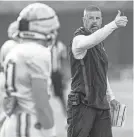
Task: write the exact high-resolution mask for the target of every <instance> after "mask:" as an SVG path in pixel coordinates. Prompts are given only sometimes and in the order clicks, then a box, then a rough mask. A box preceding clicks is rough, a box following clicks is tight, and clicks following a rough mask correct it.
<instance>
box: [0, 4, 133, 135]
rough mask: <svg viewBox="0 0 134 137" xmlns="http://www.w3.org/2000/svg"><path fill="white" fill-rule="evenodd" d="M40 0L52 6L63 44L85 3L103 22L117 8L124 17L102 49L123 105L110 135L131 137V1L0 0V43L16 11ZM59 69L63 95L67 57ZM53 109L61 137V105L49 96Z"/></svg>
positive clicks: (67, 71)
mask: <svg viewBox="0 0 134 137" xmlns="http://www.w3.org/2000/svg"><path fill="white" fill-rule="evenodd" d="M34 2H42V3H46V4H48V5H50V6H51V7H52V8H54V9H55V10H56V12H57V14H58V16H59V20H60V23H61V28H60V30H59V36H58V39H59V40H61V41H62V42H63V43H64V44H65V45H66V47H68V46H69V44H70V41H71V40H72V38H73V33H74V31H75V30H76V29H77V28H78V27H80V26H82V16H83V10H84V8H85V7H87V6H88V5H90V4H92V5H97V6H99V7H100V9H101V10H102V12H103V24H104V25H105V24H107V23H109V22H111V21H112V20H113V19H114V18H115V16H116V15H117V10H121V12H123V13H124V15H125V16H127V17H128V24H127V26H126V27H125V28H122V29H119V30H116V32H114V33H113V34H112V35H111V36H109V37H108V38H107V39H106V40H105V41H104V42H105V49H106V51H107V54H108V59H109V71H108V75H109V79H110V83H111V87H112V89H113V91H114V93H115V96H116V98H117V99H118V100H119V101H120V102H121V103H124V104H126V105H127V116H126V123H125V126H124V127H122V128H113V133H114V137H132V135H133V134H132V126H133V123H132V121H133V111H132V110H133V107H132V104H133V101H132V95H133V94H132V92H133V87H132V79H133V1H85V2H84V1H0V46H1V45H2V44H3V43H4V42H5V41H6V40H7V39H8V37H7V29H8V26H9V24H10V23H11V22H13V21H14V20H15V19H16V18H17V16H18V14H19V12H20V11H21V10H22V9H23V8H24V7H25V6H27V5H28V4H30V3H34ZM62 63H63V65H62V66H63V68H62V70H63V72H66V73H64V76H65V79H66V85H67V86H66V90H65V91H64V92H65V97H67V94H68V93H69V91H70V68H69V60H68V58H66V59H64V61H63V62H62ZM51 103H52V106H53V107H54V108H57V109H56V110H55V119H56V123H57V131H58V136H59V137H65V136H66V131H65V130H64V129H63V126H62V121H63V119H64V115H62V113H61V112H62V110H61V105H60V103H59V102H58V100H57V99H56V98H53V99H51Z"/></svg>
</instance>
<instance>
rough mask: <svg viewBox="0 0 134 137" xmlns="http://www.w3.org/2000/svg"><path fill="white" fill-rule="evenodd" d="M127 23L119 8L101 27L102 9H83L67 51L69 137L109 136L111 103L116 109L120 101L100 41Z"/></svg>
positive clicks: (110, 135)
mask: <svg viewBox="0 0 134 137" xmlns="http://www.w3.org/2000/svg"><path fill="white" fill-rule="evenodd" d="M127 22H128V20H127V17H126V16H121V12H120V11H118V14H117V16H116V17H115V19H114V20H113V21H112V22H110V23H109V24H107V25H105V26H104V27H103V28H101V25H102V12H101V10H100V9H99V8H98V7H96V6H90V7H88V8H86V9H85V10H84V17H83V27H80V28H79V29H77V30H76V32H75V33H74V38H73V40H72V43H71V46H70V53H69V56H70V65H71V77H72V82H71V93H70V94H69V95H68V109H67V115H68V119H67V122H68V125H69V127H68V137H102V136H103V137H112V130H111V118H110V106H111V107H113V108H115V109H116V108H117V106H118V104H119V102H118V101H116V100H115V97H114V95H113V92H112V89H111V88H110V85H109V81H108V77H107V70H108V59H107V55H106V53H105V49H104V44H103V40H105V39H106V38H107V37H108V36H109V35H110V34H111V33H112V32H114V30H116V29H118V28H121V27H125V26H126V24H127Z"/></svg>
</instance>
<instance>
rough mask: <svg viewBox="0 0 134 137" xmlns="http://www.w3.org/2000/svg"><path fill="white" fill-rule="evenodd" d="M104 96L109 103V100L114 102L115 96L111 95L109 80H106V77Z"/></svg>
mask: <svg viewBox="0 0 134 137" xmlns="http://www.w3.org/2000/svg"><path fill="white" fill-rule="evenodd" d="M106 95H107V99H108V101H109V102H110V101H111V100H114V99H115V96H114V94H113V91H112V89H111V87H110V83H109V80H108V77H107V92H106Z"/></svg>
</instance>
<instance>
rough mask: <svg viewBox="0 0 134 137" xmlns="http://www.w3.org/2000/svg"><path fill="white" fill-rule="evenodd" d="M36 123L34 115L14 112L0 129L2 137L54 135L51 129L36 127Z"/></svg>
mask: <svg viewBox="0 0 134 137" xmlns="http://www.w3.org/2000/svg"><path fill="white" fill-rule="evenodd" d="M36 123H37V120H36V117H35V116H34V115H31V114H28V113H19V114H12V115H11V116H10V117H6V120H5V121H4V123H3V125H2V127H1V129H0V137H52V136H51V134H52V133H51V132H52V131H51V130H45V129H43V128H36V126H37V125H36ZM35 125H36V126H35Z"/></svg>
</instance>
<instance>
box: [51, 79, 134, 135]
mask: <svg viewBox="0 0 134 137" xmlns="http://www.w3.org/2000/svg"><path fill="white" fill-rule="evenodd" d="M111 87H112V89H113V91H114V94H115V96H116V99H117V100H118V101H120V102H121V103H123V104H126V105H127V115H126V122H125V125H124V127H122V128H113V137H132V136H133V83H132V80H124V81H111ZM69 91H70V90H69V87H68V89H67V92H66V95H67V94H68V93H69ZM51 104H52V106H53V109H54V110H55V115H54V116H55V121H56V125H57V132H58V137H66V130H65V128H64V121H65V118H64V116H63V113H62V109H61V105H60V104H59V101H58V100H57V99H54V98H52V99H51Z"/></svg>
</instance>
